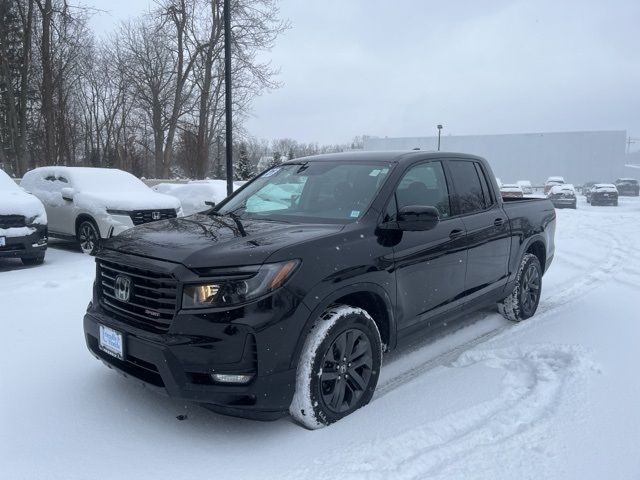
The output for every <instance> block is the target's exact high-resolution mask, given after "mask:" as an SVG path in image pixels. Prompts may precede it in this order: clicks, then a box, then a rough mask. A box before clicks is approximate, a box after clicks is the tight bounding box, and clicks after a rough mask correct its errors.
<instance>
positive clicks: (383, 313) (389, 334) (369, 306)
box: [291, 283, 397, 367]
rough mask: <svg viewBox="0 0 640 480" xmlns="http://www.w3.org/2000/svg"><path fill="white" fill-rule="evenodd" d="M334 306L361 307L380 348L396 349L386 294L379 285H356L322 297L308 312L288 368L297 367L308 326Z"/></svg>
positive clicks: (394, 330)
mask: <svg viewBox="0 0 640 480" xmlns="http://www.w3.org/2000/svg"><path fill="white" fill-rule="evenodd" d="M333 304H342V305H348V306H350V307H357V308H362V309H363V310H365V311H366V312H367V313H368V314H369V315H370V316H371V318H373V321H374V322H375V323H376V326H377V327H378V330H379V331H380V336H381V338H382V343H383V345H385V346H386V349H387V350H391V349H393V348H395V346H396V343H397V328H396V323H395V317H394V314H393V308H392V307H391V300H390V298H389V295H388V294H387V292H386V291H385V289H384V288H382V287H381V286H379V285H377V284H374V283H359V284H354V285H350V286H345V287H342V288H340V289H338V290H336V291H334V292H332V293H331V294H329V295H327V296H326V297H324V298H323V299H322V300H321V301H320V302H318V303H317V305H316V306H315V307H314V308H313V309H312V310H311V313H310V314H309V318H308V319H307V322H306V323H305V326H304V328H303V329H302V331H301V332H302V333H301V334H300V337H299V338H298V341H297V345H296V349H295V353H294V356H293V358H292V359H291V366H292V367H296V366H297V365H298V360H299V358H300V354H301V352H302V347H303V346H304V342H305V340H306V338H307V335H308V333H309V331H310V330H311V327H312V326H313V324H314V322H315V321H316V320H317V319H318V317H319V316H320V315H321V314H322V312H324V311H325V310H326V309H327V308H328V307H329V306H331V305H333Z"/></svg>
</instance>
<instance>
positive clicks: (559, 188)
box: [549, 183, 575, 193]
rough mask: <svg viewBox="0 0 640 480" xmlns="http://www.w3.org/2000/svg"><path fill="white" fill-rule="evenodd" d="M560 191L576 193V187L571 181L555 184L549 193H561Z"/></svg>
mask: <svg viewBox="0 0 640 480" xmlns="http://www.w3.org/2000/svg"><path fill="white" fill-rule="evenodd" d="M560 192H574V193H575V187H574V186H573V185H572V184H570V183H563V184H562V185H554V186H553V187H551V190H549V193H560Z"/></svg>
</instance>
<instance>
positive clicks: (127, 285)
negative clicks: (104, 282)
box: [114, 275, 131, 302]
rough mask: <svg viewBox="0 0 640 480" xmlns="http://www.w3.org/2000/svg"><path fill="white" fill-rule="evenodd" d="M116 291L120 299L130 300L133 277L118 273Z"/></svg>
mask: <svg viewBox="0 0 640 480" xmlns="http://www.w3.org/2000/svg"><path fill="white" fill-rule="evenodd" d="M114 292H115V295H116V298H117V299H118V300H120V301H121V302H128V301H129V298H130V297H131V278H130V277H127V276H126V275H118V276H117V277H116V284H115V288H114Z"/></svg>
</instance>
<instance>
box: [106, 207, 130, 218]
mask: <svg viewBox="0 0 640 480" xmlns="http://www.w3.org/2000/svg"><path fill="white" fill-rule="evenodd" d="M107 213H108V214H109V215H126V216H127V217H128V216H129V212H128V211H127V210H115V209H112V208H107Z"/></svg>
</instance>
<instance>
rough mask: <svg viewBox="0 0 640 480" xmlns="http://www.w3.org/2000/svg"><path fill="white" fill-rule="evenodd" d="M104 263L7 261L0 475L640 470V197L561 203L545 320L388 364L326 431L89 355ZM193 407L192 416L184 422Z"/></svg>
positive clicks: (463, 329)
mask: <svg viewBox="0 0 640 480" xmlns="http://www.w3.org/2000/svg"><path fill="white" fill-rule="evenodd" d="M93 270H94V266H93V259H92V258H90V257H86V256H83V255H82V254H80V253H78V252H77V251H75V250H74V249H72V248H71V247H66V246H64V245H61V246H58V247H54V248H50V249H49V251H48V253H47V260H46V263H45V265H43V266H41V267H35V268H25V267H22V266H20V264H19V262H17V261H9V260H0V319H1V320H2V335H3V341H2V342H1V348H0V402H1V403H0V478H3V479H11V480H13V479H47V480H52V479H65V480H70V479H89V478H90V479H117V480H122V479H123V478H135V479H154V480H157V479H165V478H166V479H169V478H170V479H193V478H219V479H224V478H235V479H238V478H261V479H264V478H291V479H305V478H312V479H316V478H324V479H334V478H336V479H337V478H372V479H377V478H390V479H391V478H392V479H398V478H400V479H404V478H407V479H409V478H411V479H414V478H415V479H423V478H429V479H438V478H448V479H463V478H464V479H470V478H474V479H475V478H486V479H491V480H495V479H525V478H553V479H581V480H584V479H598V480H601V479H605V478H606V479H616V480H621V479H638V478H640V455H639V451H640V375H639V374H638V365H639V364H640V314H639V308H638V306H639V303H640V200H639V199H637V198H627V197H621V199H620V207H618V208H615V207H591V206H589V205H587V204H586V203H585V202H584V197H582V196H580V197H579V204H578V209H577V210H575V211H574V210H559V211H558V228H557V251H556V259H555V260H554V263H553V265H552V266H551V269H550V271H549V273H548V274H547V275H546V276H545V278H544V286H543V289H544V292H543V298H542V302H541V305H540V309H539V311H538V314H537V315H536V316H535V317H534V318H532V319H530V320H528V321H526V322H525V323H522V324H519V325H512V324H510V323H508V322H506V321H505V320H503V319H502V318H501V317H499V316H498V315H497V314H496V313H495V312H493V311H485V312H478V313H475V314H473V315H471V316H469V317H467V318H465V319H463V320H462V321H460V322H456V324H451V325H449V326H448V327H447V329H446V330H443V332H442V333H441V334H439V335H438V336H437V337H438V338H433V337H432V338H429V339H425V338H416V339H414V340H413V341H412V342H411V344H410V345H408V346H406V347H405V348H403V349H401V350H399V351H396V352H394V353H393V354H390V355H388V356H387V358H386V359H385V367H384V368H383V372H382V375H381V379H380V384H379V387H378V392H377V394H376V396H375V397H374V399H373V401H372V402H371V404H370V405H369V406H367V407H366V408H364V409H362V410H360V411H358V412H356V413H355V414H354V415H352V416H350V417H348V418H346V419H344V420H343V421H341V422H339V423H337V424H335V425H333V426H331V427H328V428H325V429H322V430H317V431H308V430H304V429H302V428H300V427H298V426H296V425H295V424H293V423H292V421H291V420H290V419H288V418H284V419H281V420H279V421H277V422H271V423H259V422H253V421H249V420H242V419H236V418H229V417H224V416H220V415H217V414H214V413H211V412H209V411H207V410H204V409H202V408H200V407H198V406H196V405H192V404H187V405H185V404H184V403H181V402H177V401H174V400H171V399H168V398H165V397H162V396H158V395H156V394H154V393H152V392H150V391H148V390H146V389H144V388H142V387H140V386H139V385H138V384H137V383H134V382H132V381H129V380H127V379H124V378H122V377H121V376H119V375H117V374H115V373H114V372H112V371H110V370H108V369H107V368H105V367H104V366H103V365H102V364H101V363H100V362H98V361H97V360H95V359H94V358H93V357H92V356H91V355H90V354H89V353H88V352H87V351H86V348H85V345H84V341H83V337H82V315H83V313H84V309H85V307H86V305H87V303H88V301H89V297H90V293H91V283H92V281H93V273H94V272H93ZM179 415H187V418H186V420H183V421H180V420H178V419H177V418H176V417H177V416H179Z"/></svg>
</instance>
